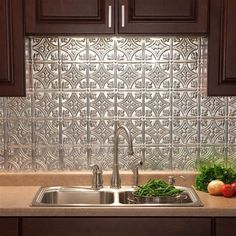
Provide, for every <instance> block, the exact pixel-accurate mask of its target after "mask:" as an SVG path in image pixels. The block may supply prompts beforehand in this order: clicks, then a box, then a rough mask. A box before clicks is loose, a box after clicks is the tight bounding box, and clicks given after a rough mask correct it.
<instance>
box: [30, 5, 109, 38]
mask: <svg viewBox="0 0 236 236" xmlns="http://www.w3.org/2000/svg"><path fill="white" fill-rule="evenodd" d="M25 19H26V20H25V22H26V33H27V34H31V35H35V34H37V35H39V34H40V35H49V34H67V35H70V34H110V33H114V20H113V19H114V0H105V1H104V0H25Z"/></svg>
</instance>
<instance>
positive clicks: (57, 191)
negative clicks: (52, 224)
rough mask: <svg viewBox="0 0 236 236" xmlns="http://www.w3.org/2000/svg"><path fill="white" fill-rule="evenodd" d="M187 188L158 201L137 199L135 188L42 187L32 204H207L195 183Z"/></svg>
mask: <svg viewBox="0 0 236 236" xmlns="http://www.w3.org/2000/svg"><path fill="white" fill-rule="evenodd" d="M177 188H179V189H181V190H183V192H182V197H181V198H175V199H174V200H173V198H172V199H170V198H166V199H164V200H162V201H157V202H151V203H150V202H149V203H148V202H145V203H140V202H135V201H134V195H133V192H134V188H131V187H122V188H120V189H112V188H102V189H100V190H93V189H91V188H86V187H62V186H55V187H41V188H40V189H39V191H38V192H37V194H36V196H35V198H34V200H33V202H32V206H34V207H114V206H119V207H138V206H142V207H149V206H151V207H155V206H156V207H200V206H203V204H202V202H201V201H200V199H199V197H198V195H197V193H196V192H195V190H194V189H193V188H191V187H178V186H177Z"/></svg>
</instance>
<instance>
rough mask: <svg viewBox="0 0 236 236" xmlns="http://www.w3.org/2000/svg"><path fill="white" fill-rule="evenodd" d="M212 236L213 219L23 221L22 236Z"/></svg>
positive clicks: (30, 219) (58, 219) (66, 219)
mask: <svg viewBox="0 0 236 236" xmlns="http://www.w3.org/2000/svg"><path fill="white" fill-rule="evenodd" d="M32 235H34V236H52V235H57V236H65V235H70V236H77V235H83V236H87V235H88V236H95V235H96V236H98V235H99V236H100V235H102V236H111V235H112V236H130V235H136V236H152V235H153V236H158V235H161V236H173V235H175V236H189V235H191V236H199V235H201V236H210V235H211V218H150V217H143V218H142V217H141V218H127V217H122V218H117V217H111V218H98V217H97V218H92V217H89V218H23V220H22V236H32Z"/></svg>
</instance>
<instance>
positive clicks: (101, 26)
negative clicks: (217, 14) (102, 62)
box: [25, 0, 208, 35]
mask: <svg viewBox="0 0 236 236" xmlns="http://www.w3.org/2000/svg"><path fill="white" fill-rule="evenodd" d="M25 22H26V33H27V34H29V35H42V34H43V35H49V34H59V35H60V34H61V35H63V34H67V35H70V34H79V35H81V34H115V33H118V34H139V35H140V34H150V35H154V34H206V33H207V30H208V0H145V1H143V0H105V1H104V0H60V1H58V0H25Z"/></svg>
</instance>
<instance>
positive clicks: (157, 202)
mask: <svg viewBox="0 0 236 236" xmlns="http://www.w3.org/2000/svg"><path fill="white" fill-rule="evenodd" d="M176 188H178V189H181V190H182V191H183V192H182V194H181V195H180V197H162V198H146V199H145V198H141V199H142V200H146V201H143V202H140V201H139V199H136V198H135V196H134V195H133V194H132V192H133V191H124V192H120V193H119V200H120V203H121V204H133V205H136V206H138V205H139V206H161V207H166V206H177V207H180V206H182V207H183V206H185V207H186V206H192V207H199V206H203V204H202V202H201V200H200V199H199V197H198V195H197V193H196V192H195V191H194V189H193V188H186V187H176ZM150 199H151V200H150Z"/></svg>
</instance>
